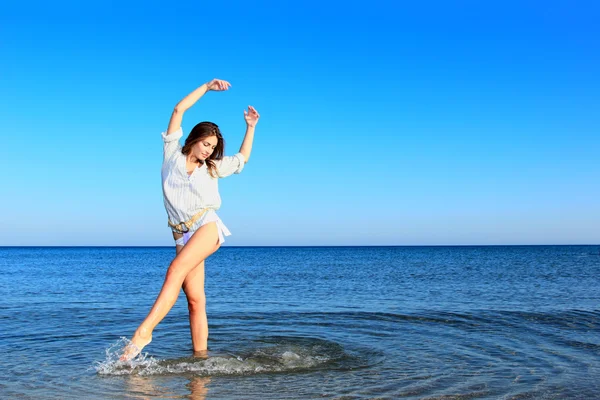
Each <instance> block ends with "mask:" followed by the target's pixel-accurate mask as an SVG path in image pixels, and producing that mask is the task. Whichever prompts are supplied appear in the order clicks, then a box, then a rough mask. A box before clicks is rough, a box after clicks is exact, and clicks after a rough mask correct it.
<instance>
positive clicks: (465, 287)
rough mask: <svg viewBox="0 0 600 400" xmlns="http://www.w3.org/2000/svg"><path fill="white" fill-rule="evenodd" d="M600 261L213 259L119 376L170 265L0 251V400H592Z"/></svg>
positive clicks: (459, 254) (398, 255) (362, 255)
mask: <svg viewBox="0 0 600 400" xmlns="http://www.w3.org/2000/svg"><path fill="white" fill-rule="evenodd" d="M599 249H600V246H514V247H502V246H498V247H495V246H494V247H329V248H328V247H317V248H306V247H299V248H293V247H288V248H228V247H225V248H222V249H220V250H219V252H218V253H217V254H215V255H214V256H212V257H211V258H210V259H209V260H207V267H206V276H207V278H206V293H207V300H208V304H207V309H208V316H209V326H210V338H209V352H208V357H193V354H192V351H191V343H190V337H189V325H188V320H187V308H186V302H185V297H184V296H183V294H182V295H181V297H180V299H179V301H178V302H177V304H176V305H175V307H174V308H173V310H172V311H171V313H170V314H169V315H168V316H167V317H166V318H165V320H164V321H163V322H162V323H161V324H160V325H159V326H158V327H157V329H156V330H155V332H154V337H153V342H152V343H151V344H150V345H149V346H148V347H147V348H145V349H144V352H143V355H142V356H140V357H139V358H138V359H136V360H134V361H133V362H131V363H119V362H117V361H116V358H117V355H118V354H119V349H120V348H121V347H122V346H123V345H124V343H125V342H126V339H120V338H121V337H130V335H131V334H132V333H133V330H135V328H136V326H137V325H138V324H139V323H140V322H141V320H142V318H143V317H144V316H145V315H146V313H147V312H148V310H149V308H150V306H151V305H152V303H153V301H154V298H155V296H156V294H157V293H158V291H159V290H160V287H161V285H162V280H163V278H164V272H165V270H166V267H167V266H168V264H169V262H170V260H171V259H172V257H173V255H174V250H173V249H171V248H0V267H1V268H0V271H2V272H0V326H1V329H0V352H2V354H3V356H2V357H0V370H1V371H2V376H3V378H2V380H0V397H2V398H13V397H15V398H16V397H18V398H36V399H37V398H49V399H54V398H60V399H63V398H86V399H88V398H89V399H100V398H151V397H158V398H193V399H205V398H206V399H211V398H228V399H230V398H231V399H234V398H240V399H242V398H243V399H248V398H260V399H286V398H289V399H298V398H337V399H363V398H364V399H371V398H380V399H395V398H444V399H447V398H457V399H460V398H469V399H471V398H494V399H495V398H508V399H510V398H514V399H522V398H532V399H540V398H542V399H545V398H547V399H564V398H580V399H590V398H592V399H593V398H600V383H599V382H598V379H597V378H598V376H600V335H599V334H600V311H599V309H598V304H599V302H598V300H599V299H600V284H599V283H600V282H599V280H600V278H599V276H600V274H599V272H600V254H599Z"/></svg>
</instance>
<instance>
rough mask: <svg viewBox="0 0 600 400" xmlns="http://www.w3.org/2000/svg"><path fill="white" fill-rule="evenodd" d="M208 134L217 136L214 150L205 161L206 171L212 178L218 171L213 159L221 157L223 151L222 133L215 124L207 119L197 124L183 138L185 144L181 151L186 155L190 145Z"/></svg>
mask: <svg viewBox="0 0 600 400" xmlns="http://www.w3.org/2000/svg"><path fill="white" fill-rule="evenodd" d="M210 136H216V137H217V145H216V146H215V150H214V151H213V152H212V154H211V155H210V156H209V157H208V158H207V159H206V160H205V161H206V168H208V173H209V174H210V176H212V177H213V178H216V177H217V174H218V173H217V167H216V164H215V161H216V160H221V159H222V158H223V154H224V153H225V139H223V135H221V131H220V130H219V127H218V125H217V124H215V123H212V122H208V121H204V122H200V123H199V124H197V125H196V126H195V127H194V129H192V131H191V132H190V134H189V135H188V137H187V139H185V144H184V145H183V148H182V149H181V152H182V153H183V154H185V155H186V156H187V155H188V154H190V151H192V147H193V146H194V145H195V144H196V143H198V142H199V141H201V140H202V139H206V138H207V137H210ZM198 162H199V163H200V165H202V164H203V162H202V161H200V160H199V161H198Z"/></svg>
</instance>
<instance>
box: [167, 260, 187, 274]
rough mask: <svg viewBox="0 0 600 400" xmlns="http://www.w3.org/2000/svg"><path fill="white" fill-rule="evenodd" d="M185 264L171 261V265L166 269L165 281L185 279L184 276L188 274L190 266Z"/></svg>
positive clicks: (181, 261)
mask: <svg viewBox="0 0 600 400" xmlns="http://www.w3.org/2000/svg"><path fill="white" fill-rule="evenodd" d="M187 264H188V263H186V262H185V261H183V260H180V259H178V258H175V260H173V261H172V262H171V265H169V268H168V269H167V279H169V278H177V279H182V278H185V276H186V275H187V274H188V272H189V270H190V266H189V265H187Z"/></svg>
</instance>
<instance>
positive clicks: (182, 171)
mask: <svg viewBox="0 0 600 400" xmlns="http://www.w3.org/2000/svg"><path fill="white" fill-rule="evenodd" d="M230 86H231V84H230V83H229V82H227V81H224V80H220V79H213V80H212V81H210V82H208V83H206V84H203V85H202V86H200V87H199V88H197V89H196V90H194V91H193V92H192V93H190V94H189V95H187V96H186V97H185V98H184V99H183V100H181V101H180V102H179V104H177V106H175V109H174V110H173V114H172V115H171V120H170V121H169V127H168V129H167V131H166V132H165V133H163V134H162V136H163V139H164V158H163V166H162V182H163V196H164V202H165V208H166V210H167V215H168V217H169V226H170V227H171V229H172V231H173V238H174V239H175V249H176V256H175V259H174V260H173V261H172V262H171V265H170V266H169V269H168V270H167V274H166V277H165V282H164V283H163V286H162V289H161V291H160V293H159V295H158V297H157V299H156V301H155V302H154V305H153V306H152V309H151V310H150V313H148V316H147V317H146V319H145V320H144V321H143V322H142V323H141V325H140V326H139V327H138V328H137V330H136V331H135V334H134V335H133V338H132V339H131V343H130V344H128V345H127V346H126V347H125V349H124V352H123V355H122V356H121V358H120V360H121V361H128V360H131V359H132V358H134V357H135V356H136V355H138V354H139V353H140V352H141V351H142V349H143V348H144V347H145V346H146V345H147V344H148V343H150V342H151V341H152V331H153V330H154V328H155V327H156V325H158V323H159V322H160V321H161V320H162V319H163V318H164V317H165V315H167V313H168V312H169V310H170V309H171V308H172V307H173V305H174V304H175V301H177V297H178V296H179V289H180V288H182V287H183V290H184V292H185V295H186V297H187V301H188V309H189V313H190V330H191V334H192V344H193V346H194V352H202V351H205V350H206V349H207V340H208V323H207V318H206V307H205V304H206V299H205V296H204V260H205V259H206V258H207V257H208V256H210V255H211V254H213V253H214V252H215V251H217V249H218V248H219V247H220V246H221V244H222V243H223V242H224V241H225V238H224V236H229V235H230V234H231V233H230V232H229V230H228V229H227V227H225V225H224V224H223V222H222V221H221V220H220V219H219V217H218V216H217V214H216V212H215V211H216V210H218V209H219V207H220V206H221V198H220V196H219V191H218V178H223V177H226V176H229V175H231V174H234V173H240V172H241V171H242V169H243V168H244V165H245V163H246V162H248V159H249V158H250V152H251V150H252V141H253V139H254V129H255V127H256V123H257V122H258V119H259V118H260V116H259V114H258V112H257V111H256V110H255V109H254V108H253V107H252V106H248V111H246V110H244V119H245V120H246V135H245V137H244V141H243V142H242V146H241V147H240V151H239V153H237V154H236V155H235V156H229V157H225V156H224V155H223V153H224V151H225V141H224V140H223V136H222V135H221V132H220V131H219V127H218V126H217V125H216V124H214V123H212V122H201V123H199V124H198V125H196V126H195V127H194V129H192V131H191V132H190V134H189V136H188V137H187V139H186V140H185V144H184V146H183V147H181V145H180V144H179V139H180V138H181V137H182V135H183V133H182V130H181V120H182V118H183V114H184V112H185V111H186V110H187V109H189V108H190V107H191V106H193V105H194V104H195V103H196V101H198V99H200V97H202V96H203V95H204V94H205V93H206V92H208V91H225V90H228V89H229V87H230Z"/></svg>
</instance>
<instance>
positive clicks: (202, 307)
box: [183, 261, 208, 352]
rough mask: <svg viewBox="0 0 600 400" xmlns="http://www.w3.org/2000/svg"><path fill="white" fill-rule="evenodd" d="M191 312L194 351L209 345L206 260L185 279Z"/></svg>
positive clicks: (185, 288)
mask: <svg viewBox="0 0 600 400" xmlns="http://www.w3.org/2000/svg"><path fill="white" fill-rule="evenodd" d="M183 291H184V292H185V295H186V297H187V301H188V310H189V312H190V332H191V334H192V345H193V346H194V352H199V351H202V350H206V349H207V347H208V318H207V317H206V295H205V293H204V261H202V262H201V263H200V264H199V265H198V266H197V267H196V268H194V269H193V270H192V271H191V272H190V273H189V274H188V275H187V276H186V277H185V280H184V281H183Z"/></svg>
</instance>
